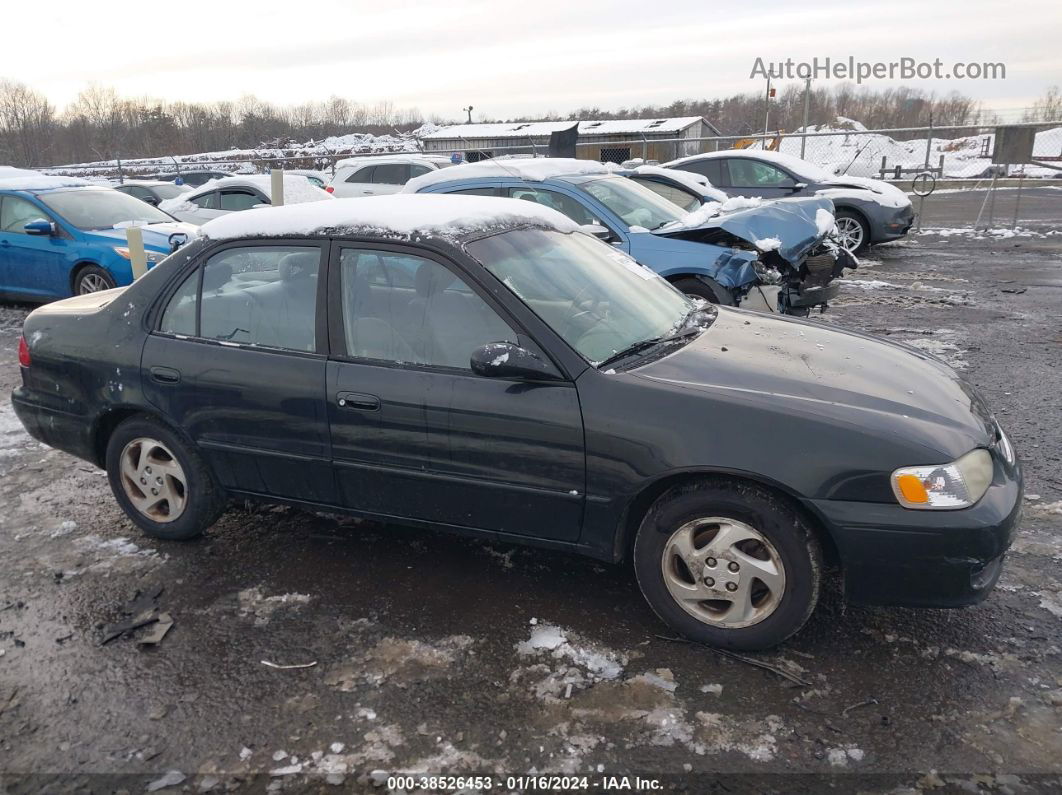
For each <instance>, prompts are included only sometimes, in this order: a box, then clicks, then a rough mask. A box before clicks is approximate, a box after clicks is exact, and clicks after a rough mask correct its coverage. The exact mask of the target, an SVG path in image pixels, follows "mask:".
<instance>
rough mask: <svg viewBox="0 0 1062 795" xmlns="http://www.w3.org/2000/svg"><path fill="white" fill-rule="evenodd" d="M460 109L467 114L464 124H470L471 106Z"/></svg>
mask: <svg viewBox="0 0 1062 795" xmlns="http://www.w3.org/2000/svg"><path fill="white" fill-rule="evenodd" d="M461 110H463V111H464V112H465V113H467V114H468V121H467V122H465V124H471V123H472V106H471V105H469V106H468V107H467V108H461Z"/></svg>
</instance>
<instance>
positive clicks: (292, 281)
mask: <svg viewBox="0 0 1062 795" xmlns="http://www.w3.org/2000/svg"><path fill="white" fill-rule="evenodd" d="M320 264H321V250H320V249H319V248H317V247H316V246H246V247H242V248H230V249H226V250H225V251H222V252H220V253H218V254H215V255H214V256H213V257H211V258H210V259H209V260H207V262H206V264H205V265H204V266H203V276H202V280H203V287H202V303H201V306H200V309H199V336H201V337H204V338H206V339H212V340H220V341H223V342H238V343H241V344H244V345H261V346H263V347H269V348H285V349H288V350H293V351H307V352H312V351H314V350H316V346H317V342H316V327H317V275H318V271H319V269H320ZM182 289H183V288H182ZM171 304H172V301H171ZM167 312H169V309H167Z"/></svg>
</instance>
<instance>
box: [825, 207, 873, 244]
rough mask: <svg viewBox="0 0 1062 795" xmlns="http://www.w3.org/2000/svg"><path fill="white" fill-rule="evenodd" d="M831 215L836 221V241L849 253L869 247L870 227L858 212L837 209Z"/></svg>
mask: <svg viewBox="0 0 1062 795" xmlns="http://www.w3.org/2000/svg"><path fill="white" fill-rule="evenodd" d="M833 217H834V220H835V221H836V222H837V237H838V242H840V244H841V246H842V247H843V248H844V249H846V250H847V251H848V252H849V253H851V254H862V253H863V252H864V251H866V250H867V249H868V248H869V247H870V227H869V226H868V225H867V222H866V221H864V220H863V218H862V217H861V216H860V215H859V214H858V213H854V212H852V211H851V210H838V211H837V212H836V213H834V216H833Z"/></svg>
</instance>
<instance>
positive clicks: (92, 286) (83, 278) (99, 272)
mask: <svg viewBox="0 0 1062 795" xmlns="http://www.w3.org/2000/svg"><path fill="white" fill-rule="evenodd" d="M115 286H116V285H115V283H114V278H113V277H112V276H111V274H109V273H107V271H105V270H104V269H103V268H99V267H97V266H95V265H86V266H85V267H84V268H82V269H81V270H79V271H78V272H77V278H76V279H74V295H88V294H89V293H98V292H100V291H101V290H110V289H112V288H114V287H115Z"/></svg>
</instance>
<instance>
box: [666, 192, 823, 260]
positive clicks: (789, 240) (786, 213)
mask: <svg viewBox="0 0 1062 795" xmlns="http://www.w3.org/2000/svg"><path fill="white" fill-rule="evenodd" d="M707 229H722V230H723V231H725V232H728V233H730V234H731V235H733V236H734V237H737V238H740V239H741V240H744V241H746V242H748V243H751V244H752V245H754V246H756V248H757V249H759V250H760V251H777V252H778V255H779V256H780V257H782V259H784V260H786V261H787V262H789V263H791V264H793V265H799V264H800V262H801V261H802V260H803V259H804V257H806V256H807V254H808V252H809V251H811V250H812V249H813V248H814V247H815V246H817V245H818V244H819V243H821V242H822V241H823V239H824V238H825V237H826V236H827V235H828V234H829V233H830V232H831V231H832V230H833V202H832V201H830V200H829V199H827V198H818V197H807V198H793V199H778V200H776V201H771V202H761V201H760V200H758V199H744V198H737V199H730V200H729V201H726V202H724V203H722V204H716V203H715V202H709V203H708V204H705V205H703V206H701V207H700V208H699V209H697V210H694V211H693V212H692V213H689V214H688V215H687V217H686V218H685V219H683V220H681V221H676V222H675V223H674V224H668V225H667V226H663V227H661V228H660V229H656V230H654V231H653V234H654V235H660V236H661V237H677V238H683V239H687V240H691V239H692V240H695V239H696V238H697V236H698V235H697V233H698V232H700V231H703V230H707Z"/></svg>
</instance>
